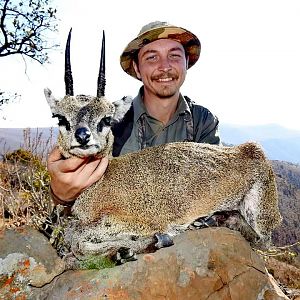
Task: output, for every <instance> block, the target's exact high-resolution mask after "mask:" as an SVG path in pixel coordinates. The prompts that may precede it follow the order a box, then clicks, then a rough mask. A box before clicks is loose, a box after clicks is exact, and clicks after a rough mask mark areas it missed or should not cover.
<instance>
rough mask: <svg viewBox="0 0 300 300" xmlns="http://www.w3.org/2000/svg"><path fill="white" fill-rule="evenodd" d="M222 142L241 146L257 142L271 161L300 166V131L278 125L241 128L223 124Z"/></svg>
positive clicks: (221, 126) (221, 130)
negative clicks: (249, 142)
mask: <svg viewBox="0 0 300 300" xmlns="http://www.w3.org/2000/svg"><path fill="white" fill-rule="evenodd" d="M220 132H221V138H222V141H224V142H225V143H226V144H234V145H236V144H241V143H244V142H246V141H256V142H258V143H260V144H261V145H262V147H263V148H264V150H265V152H266V154H267V156H268V158H269V159H271V160H280V161H288V162H292V163H298V164H300V130H299V131H297V130H291V129H287V128H284V127H281V126H278V125H276V124H269V125H262V126H239V125H230V124H221V125H220Z"/></svg>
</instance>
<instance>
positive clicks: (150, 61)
mask: <svg viewBox="0 0 300 300" xmlns="http://www.w3.org/2000/svg"><path fill="white" fill-rule="evenodd" d="M200 49H201V45H200V41H199V39H198V38H197V37H196V36H195V35H194V34H193V33H191V32H189V31H188V30H186V29H184V28H181V27H176V26H173V25H169V24H168V23H166V22H158V21H157V22H152V23H150V24H147V25H145V26H144V27H143V28H142V29H141V31H140V33H139V34H138V36H137V38H135V39H134V40H132V41H131V42H130V43H129V44H128V45H127V47H126V48H125V50H124V52H123V53H122V54H121V57H120V61H121V66H122V68H123V70H124V71H125V72H126V73H127V74H129V75H130V76H132V77H134V78H136V79H138V80H141V81H142V83H143V86H142V87H141V89H140V91H139V93H138V95H137V96H136V98H135V99H134V100H133V105H132V107H131V109H130V110H129V111H128V112H127V114H126V115H125V117H124V119H123V121H122V122H121V123H119V124H117V125H115V127H114V128H113V133H114V136H115V142H114V146H113V155H114V156H118V155H122V154H125V153H128V152H133V151H139V150H141V149H143V148H145V147H151V146H154V145H159V144H164V143H169V142H175V141H195V142H198V143H210V144H220V138H219V135H218V123H219V122H218V119H217V118H216V117H215V116H214V115H213V114H212V113H211V112H210V111H209V110H207V109H206V108H204V107H202V106H200V105H195V104H194V103H192V102H191V101H190V100H189V99H188V98H187V97H186V98H185V97H183V96H182V95H181V94H180V87H181V85H182V84H183V82H184V80H185V76H186V72H187V69H189V68H190V67H192V66H193V65H194V64H195V63H196V61H197V60H198V58H199V56H200ZM107 165H108V158H107V157H105V158H102V159H98V158H83V159H82V158H77V157H72V158H69V159H67V160H64V159H62V157H61V155H60V153H59V151H58V149H54V150H53V151H52V153H51V154H50V155H49V158H48V170H49V173H50V175H51V191H52V198H53V200H54V202H55V203H56V204H63V205H66V206H71V205H72V204H73V203H74V201H75V199H76V198H77V197H78V196H79V195H80V193H81V192H82V191H83V190H84V189H86V188H88V187H89V186H90V185H92V184H93V183H94V182H96V181H97V180H99V179H100V178H101V177H102V176H103V174H104V172H105V170H106V167H107Z"/></svg>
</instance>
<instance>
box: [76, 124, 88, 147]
mask: <svg viewBox="0 0 300 300" xmlns="http://www.w3.org/2000/svg"><path fill="white" fill-rule="evenodd" d="M90 136H91V132H90V131H89V130H88V129H87V128H85V127H80V128H78V129H76V131H75V138H76V140H77V142H78V143H79V144H80V145H86V144H87V143H88V142H89V140H90Z"/></svg>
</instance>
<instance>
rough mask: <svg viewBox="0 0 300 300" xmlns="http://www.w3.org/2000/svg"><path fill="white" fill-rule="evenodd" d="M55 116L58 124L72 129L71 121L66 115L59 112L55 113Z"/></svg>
mask: <svg viewBox="0 0 300 300" xmlns="http://www.w3.org/2000/svg"><path fill="white" fill-rule="evenodd" d="M53 118H57V119H58V126H64V127H65V128H66V129H67V130H68V131H69V130H70V129H71V126H70V123H69V121H68V120H67V119H66V117H64V116H62V115H59V114H56V115H55V114H54V115H53Z"/></svg>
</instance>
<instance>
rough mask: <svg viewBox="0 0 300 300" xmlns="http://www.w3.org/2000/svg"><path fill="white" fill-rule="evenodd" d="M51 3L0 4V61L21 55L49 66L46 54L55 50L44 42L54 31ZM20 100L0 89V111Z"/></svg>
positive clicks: (1, 0) (20, 0)
mask: <svg viewBox="0 0 300 300" xmlns="http://www.w3.org/2000/svg"><path fill="white" fill-rule="evenodd" d="M50 2H51V0H50V1H49V0H0V57H5V56H9V55H13V54H21V55H22V56H23V55H25V56H27V57H29V58H31V59H33V60H36V61H38V62H39V63H41V64H44V63H45V62H48V50H50V49H54V48H56V47H57V46H58V45H55V44H49V43H48V41H47V40H48V35H49V33H51V32H54V31H57V18H56V13H57V11H56V9H55V8H53V7H51V6H50ZM19 96H20V95H18V94H16V93H14V94H11V93H7V92H4V91H3V90H1V89H0V111H1V106H3V104H6V103H8V102H9V101H13V100H15V99H16V98H18V97H19Z"/></svg>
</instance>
